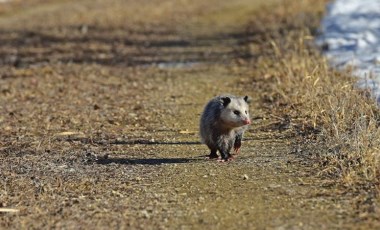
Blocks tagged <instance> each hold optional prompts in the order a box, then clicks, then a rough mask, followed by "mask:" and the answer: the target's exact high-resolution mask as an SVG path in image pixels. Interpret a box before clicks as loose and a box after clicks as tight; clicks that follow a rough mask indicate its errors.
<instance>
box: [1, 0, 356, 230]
mask: <svg viewBox="0 0 380 230" xmlns="http://www.w3.org/2000/svg"><path fill="white" fill-rule="evenodd" d="M137 2H138V3H137ZM263 2H266V3H265V4H278V3H279V2H278V1H274V0H273V1H248V0H239V1H209V2H208V3H207V4H206V3H203V1H198V0H197V1H170V0H165V1H154V0H153V1H118V0H112V1H81V2H80V3H79V2H77V1H60V2H59V1H57V2H56V1H49V2H48V3H40V2H38V1H36V3H35V5H33V4H32V3H30V4H32V7H30V8H27V9H18V10H15V11H14V12H13V13H12V10H11V7H12V6H9V7H10V9H7V11H6V12H7V13H6V14H4V15H2V16H1V17H0V18H1V19H0V28H1V34H0V41H2V42H1V44H0V51H1V55H2V57H3V59H2V63H1V64H2V67H1V68H0V69H1V70H0V72H1V77H0V92H1V96H0V105H1V107H2V109H1V112H0V125H1V129H2V131H1V136H0V141H1V142H0V144H1V145H0V151H1V152H0V159H1V165H0V208H2V207H4V208H13V209H15V210H17V211H18V212H1V211H0V227H1V228H26V227H27V228H36V229H41V228H53V227H56V228H69V229H71V228H74V229H75V228H83V229H88V228H91V227H97V228H124V229H267V228H269V229H271V228H276V229H321V228H322V229H323V228H324V229H332V228H340V227H354V226H355V224H358V222H357V220H356V219H355V218H352V217H353V216H354V215H355V213H354V210H353V209H352V204H351V203H350V201H349V199H347V197H346V196H345V195H337V194H338V193H337V191H336V190H335V189H336V188H334V186H332V185H331V183H330V182H328V181H322V180H321V179H320V178H318V177H317V176H316V174H317V173H316V172H315V168H314V167H312V165H311V163H309V162H307V161H306V160H305V159H304V158H302V157H300V156H299V155H300V154H298V153H299V151H298V149H297V147H295V146H292V144H291V143H293V140H292V139H291V135H288V133H287V131H286V130H285V131H283V132H282V131H281V132H280V130H279V129H278V128H276V125H275V124H276V123H278V122H279V119H277V118H275V117H273V116H271V114H268V112H267V111H266V110H264V109H263V102H262V97H261V95H262V94H263V93H264V92H265V90H266V88H265V87H262V86H261V85H260V84H252V83H251V82H252V80H251V79H252V77H254V76H252V74H251V70H250V68H251V66H250V65H249V64H246V63H247V62H245V60H244V59H245V58H248V57H247V55H246V53H245V52H244V50H245V48H246V47H244V44H245V41H246V39H248V37H247V35H246V34H245V33H244V26H245V25H246V24H247V23H248V18H250V17H251V18H252V17H254V16H252V14H253V12H255V10H259V9H260V7H261V6H262V4H264V3H263ZM280 2H281V1H280ZM9 4H11V3H9ZM250 58H252V57H250ZM226 92H228V93H233V94H236V95H249V96H251V97H252V98H253V103H252V105H251V114H252V117H253V120H254V123H253V125H252V127H251V128H250V130H249V131H248V132H247V134H246V136H245V139H244V142H243V145H242V149H241V153H240V155H239V156H238V157H237V158H236V160H234V161H232V162H229V163H219V162H216V161H214V160H208V159H206V158H205V155H207V154H208V150H207V147H206V146H204V145H202V144H200V143H199V137H198V121H199V116H200V113H201V111H202V109H203V106H204V105H205V103H206V102H207V101H208V100H209V99H210V98H211V97H213V96H215V95H218V94H221V93H226Z"/></svg>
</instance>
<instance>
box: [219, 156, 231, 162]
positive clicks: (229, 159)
mask: <svg viewBox="0 0 380 230" xmlns="http://www.w3.org/2000/svg"><path fill="white" fill-rule="evenodd" d="M233 160H235V157H234V156H232V155H230V156H228V157H227V158H222V159H218V162H229V161H233Z"/></svg>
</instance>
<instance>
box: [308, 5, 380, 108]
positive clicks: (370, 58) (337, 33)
mask: <svg viewBox="0 0 380 230" xmlns="http://www.w3.org/2000/svg"><path fill="white" fill-rule="evenodd" d="M316 42H317V44H318V45H320V46H323V47H325V48H326V51H325V55H326V57H327V58H328V60H329V62H330V64H331V65H332V66H334V67H336V68H337V69H344V68H346V67H349V66H351V67H354V71H353V75H355V76H357V77H359V81H358V86H359V87H361V88H370V89H372V92H373V96H374V97H375V98H376V101H377V102H378V103H379V104H380V0H335V1H332V2H331V3H330V4H329V5H328V7H327V14H326V16H325V17H324V19H323V21H322V35H321V36H320V37H318V38H317V41H316Z"/></svg>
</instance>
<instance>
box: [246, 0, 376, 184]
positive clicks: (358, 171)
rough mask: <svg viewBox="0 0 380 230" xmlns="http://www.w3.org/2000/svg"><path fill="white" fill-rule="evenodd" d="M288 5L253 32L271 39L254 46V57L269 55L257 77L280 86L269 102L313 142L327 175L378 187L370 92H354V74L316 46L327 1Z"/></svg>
mask: <svg viewBox="0 0 380 230" xmlns="http://www.w3.org/2000/svg"><path fill="white" fill-rule="evenodd" d="M284 5H286V6H287V7H284V8H278V10H277V11H276V12H272V14H271V15H272V16H271V17H268V14H269V13H268V12H266V11H262V14H263V15H262V16H263V17H265V18H266V21H267V24H265V25H262V24H258V23H255V22H253V23H252V24H251V25H252V26H251V27H250V29H249V31H250V32H251V33H257V32H261V33H263V34H264V35H263V36H262V39H266V40H267V41H266V43H267V45H266V48H265V49H257V48H256V47H255V43H254V42H253V43H252V44H251V45H250V52H251V54H252V55H257V54H259V53H263V54H264V55H263V56H262V57H260V58H259V61H258V62H257V63H255V65H256V66H255V67H256V68H257V69H261V70H264V71H262V72H259V73H258V74H259V75H261V76H263V77H264V78H269V79H273V80H274V81H276V82H277V84H276V85H275V86H273V87H274V90H273V91H274V92H276V93H274V94H273V95H265V99H266V100H269V102H270V103H271V104H272V105H273V104H274V105H275V106H274V108H273V112H274V113H276V114H277V115H278V116H285V115H288V116H290V117H291V118H292V124H293V127H295V131H296V132H297V133H298V134H301V135H302V136H303V137H304V138H307V140H310V139H313V141H311V142H310V146H309V148H310V149H309V151H312V153H313V154H314V155H315V156H318V158H319V160H320V162H321V164H322V165H323V168H322V169H323V171H322V173H324V175H329V176H333V177H339V178H341V179H342V181H343V182H344V183H345V184H347V185H352V184H367V185H368V183H370V184H376V183H378V179H379V169H380V168H379V156H380V155H379V152H378V150H379V146H380V145H379V144H380V141H379V140H380V138H379V137H380V132H379V129H378V120H379V110H378V108H377V107H376V105H375V103H374V101H373V100H372V99H371V98H369V97H368V96H365V95H367V94H366V92H363V91H360V90H358V89H356V88H355V87H354V81H355V79H354V78H352V77H350V72H349V71H347V72H344V73H338V72H336V71H334V70H332V69H331V68H329V67H328V64H327V61H326V60H325V59H324V58H323V57H321V55H320V53H319V52H318V51H317V49H315V48H314V47H313V45H312V44H313V36H314V35H315V32H316V31H317V28H318V24H319V19H320V16H321V14H322V12H323V10H324V3H323V1H322V2H318V3H315V2H314V1H309V0H308V1H301V2H298V1H297V2H294V1H284ZM284 9H285V10H284ZM287 9H289V10H287ZM290 9H291V10H290ZM268 10H269V9H268ZM271 10H273V9H271ZM305 15H308V17H305ZM278 21H280V22H281V23H278ZM263 31H264V32H263ZM273 60H275V61H273ZM304 138H302V141H304V140H305V139H304Z"/></svg>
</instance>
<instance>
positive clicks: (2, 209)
mask: <svg viewBox="0 0 380 230" xmlns="http://www.w3.org/2000/svg"><path fill="white" fill-rule="evenodd" d="M19 211H20V210H18V209H14V208H0V212H19Z"/></svg>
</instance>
